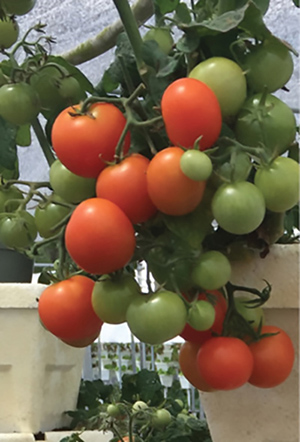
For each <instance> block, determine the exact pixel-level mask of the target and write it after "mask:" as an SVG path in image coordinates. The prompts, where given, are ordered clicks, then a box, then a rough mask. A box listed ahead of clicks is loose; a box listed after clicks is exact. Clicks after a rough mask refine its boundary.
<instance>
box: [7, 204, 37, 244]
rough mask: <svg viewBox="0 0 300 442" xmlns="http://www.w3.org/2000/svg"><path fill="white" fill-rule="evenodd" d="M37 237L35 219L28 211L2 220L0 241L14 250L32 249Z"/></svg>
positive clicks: (12, 214)
mask: <svg viewBox="0 0 300 442" xmlns="http://www.w3.org/2000/svg"><path fill="white" fill-rule="evenodd" d="M36 236H37V227H36V225H35V220H34V217H33V216H32V215H31V214H30V213H29V212H26V210H20V211H18V212H14V213H11V214H9V213H8V214H7V215H5V216H3V217H2V218H1V219H0V240H1V242H2V243H3V244H4V245H5V246H6V247H10V248H12V249H25V248H27V247H30V246H31V245H32V244H33V242H34V240H35V238H36Z"/></svg>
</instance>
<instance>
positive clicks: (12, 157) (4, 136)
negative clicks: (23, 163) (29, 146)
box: [0, 116, 17, 170]
mask: <svg viewBox="0 0 300 442" xmlns="http://www.w3.org/2000/svg"><path fill="white" fill-rule="evenodd" d="M16 134H17V126H15V125H13V124H10V123H8V122H7V121H5V120H4V119H3V118H2V117H1V116H0V165H1V166H2V167H4V168H5V169H9V170H14V169H15V166H16V161H17V148H16Z"/></svg>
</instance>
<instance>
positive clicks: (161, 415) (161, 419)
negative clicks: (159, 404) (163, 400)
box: [151, 408, 172, 429]
mask: <svg viewBox="0 0 300 442" xmlns="http://www.w3.org/2000/svg"><path fill="white" fill-rule="evenodd" d="M171 422H172V415H171V413H170V412H169V411H168V410H166V409H165V408H162V409H159V410H156V411H155V413H154V414H153V416H152V419H151V424H152V426H153V427H154V428H156V429H163V428H165V427H167V426H168V425H169V424H170V423H171Z"/></svg>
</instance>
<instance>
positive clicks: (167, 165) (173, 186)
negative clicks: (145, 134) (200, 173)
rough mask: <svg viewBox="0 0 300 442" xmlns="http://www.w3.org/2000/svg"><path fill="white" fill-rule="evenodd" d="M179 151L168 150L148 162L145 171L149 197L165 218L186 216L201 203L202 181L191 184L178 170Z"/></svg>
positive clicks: (203, 185)
mask: <svg viewBox="0 0 300 442" xmlns="http://www.w3.org/2000/svg"><path fill="white" fill-rule="evenodd" d="M182 155H183V150H182V149H181V148H180V147H167V148H165V149H163V150H161V151H160V152H158V153H157V154H156V155H155V156H154V157H153V158H152V160H151V161H150V164H149V166H148V170H147V184H148V193H149V195H150V198H151V200H152V202H153V203H154V205H155V206H156V207H157V209H158V210H160V211H161V212H163V213H165V214H166V215H175V216H179V215H185V214H187V213H190V212H192V211H193V210H194V209H195V208H196V207H197V206H198V204H199V203H200V202H201V200H202V198H203V194H204V190H205V187H206V182H205V181H194V180H191V179H190V178H188V177H187V176H186V175H185V174H184V173H183V172H182V170H181V167H180V158H181V157H182Z"/></svg>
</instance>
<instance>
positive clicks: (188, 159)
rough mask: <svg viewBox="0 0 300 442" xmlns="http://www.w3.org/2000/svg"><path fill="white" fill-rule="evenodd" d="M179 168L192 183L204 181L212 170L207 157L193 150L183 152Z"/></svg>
mask: <svg viewBox="0 0 300 442" xmlns="http://www.w3.org/2000/svg"><path fill="white" fill-rule="evenodd" d="M180 168H181V170H182V172H183V173H184V174H185V175H186V176H187V177H188V178H190V179H191V180H194V181H206V180H207V179H208V178H209V177H210V175H211V173H212V170H213V166H212V162H211V159H210V158H209V156H207V155H206V154H205V153H204V152H201V151H200V150H195V149H189V150H186V151H185V152H184V154H183V155H182V156H181V158H180Z"/></svg>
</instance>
